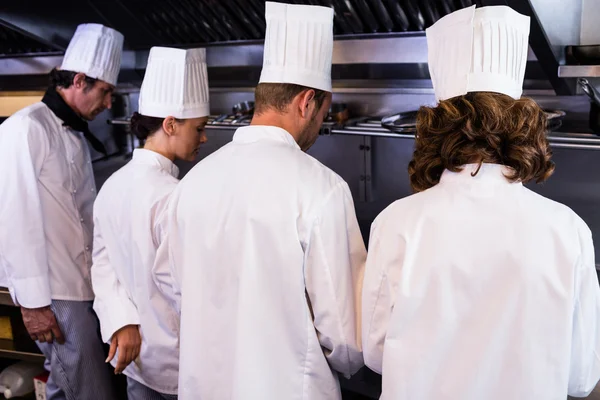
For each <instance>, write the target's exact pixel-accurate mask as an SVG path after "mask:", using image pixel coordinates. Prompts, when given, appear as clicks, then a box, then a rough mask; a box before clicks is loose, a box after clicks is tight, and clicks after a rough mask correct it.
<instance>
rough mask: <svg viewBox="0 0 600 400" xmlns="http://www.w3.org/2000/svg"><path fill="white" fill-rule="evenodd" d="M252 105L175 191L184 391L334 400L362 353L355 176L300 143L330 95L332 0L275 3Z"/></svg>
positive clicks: (171, 248) (173, 230) (238, 399)
mask: <svg viewBox="0 0 600 400" xmlns="http://www.w3.org/2000/svg"><path fill="white" fill-rule="evenodd" d="M266 20H267V34H266V39H265V54H264V65H263V71H262V75H261V78H260V83H259V85H258V87H257V88H256V111H255V116H254V119H253V120H252V123H251V125H250V126H248V127H244V128H240V129H238V130H237V131H236V133H235V136H234V138H233V142H232V143H229V144H228V145H226V146H224V147H223V148H221V149H220V150H219V151H218V152H216V153H214V154H212V155H211V156H209V157H207V158H206V159H204V160H203V161H202V162H201V163H200V164H198V165H197V166H195V167H194V168H193V169H192V170H191V171H190V172H189V173H188V174H187V175H186V176H185V178H184V179H183V180H182V181H181V183H180V184H179V186H178V187H177V189H176V190H175V191H174V192H173V196H172V198H171V203H170V206H169V224H170V225H169V229H168V240H167V242H168V245H167V247H168V253H170V255H171V261H172V266H173V267H174V277H175V282H176V286H177V287H178V288H179V289H180V290H181V361H180V370H179V374H180V379H179V396H180V398H181V399H183V400H192V399H211V400H220V399H231V400H242V399H243V400H246V399H261V400H282V399H286V400H295V399H298V400H300V399H304V400H308V399H310V400H319V399H323V400H324V399H327V400H330V399H339V398H340V397H341V395H340V388H339V383H338V378H337V372H338V371H339V372H340V373H342V374H344V375H346V376H350V375H351V374H353V373H354V372H355V371H357V370H358V369H359V368H360V367H361V366H362V364H363V361H362V354H361V347H360V336H359V323H360V314H359V312H358V305H359V293H360V288H361V283H362V276H363V267H364V262H365V257H366V253H365V248H364V244H363V240H362V237H361V234H360V231H359V228H358V223H357V220H356V215H355V212H354V206H353V203H352V197H351V195H350V191H349V189H348V185H347V184H346V182H344V181H343V180H342V179H341V178H340V177H339V176H337V175H336V174H335V173H333V172H332V171H331V170H329V169H328V168H326V167H325V166H323V165H322V164H320V163H319V162H318V161H316V160H315V159H313V158H312V157H310V156H308V155H307V154H306V153H304V151H303V150H307V149H308V148H309V147H310V146H311V145H312V144H313V143H314V141H315V140H316V138H317V136H318V133H319V129H320V126H321V123H322V121H323V119H324V117H325V116H326V113H327V110H328V108H329V104H330V101H331V75H330V72H331V57H332V47H333V29H332V27H333V10H332V9H331V8H325V7H318V6H303V5H286V4H280V3H272V2H267V3H266Z"/></svg>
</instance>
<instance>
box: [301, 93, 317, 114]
mask: <svg viewBox="0 0 600 400" xmlns="http://www.w3.org/2000/svg"><path fill="white" fill-rule="evenodd" d="M315 94H316V93H315V91H314V90H313V89H307V90H304V91H302V92H300V94H299V96H300V101H299V102H298V107H299V108H300V115H301V116H302V118H311V117H312V115H313V108H314V107H315V102H314V99H315Z"/></svg>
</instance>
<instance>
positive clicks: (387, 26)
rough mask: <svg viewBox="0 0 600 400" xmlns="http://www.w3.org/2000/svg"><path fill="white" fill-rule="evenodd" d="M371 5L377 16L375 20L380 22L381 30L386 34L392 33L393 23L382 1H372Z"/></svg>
mask: <svg viewBox="0 0 600 400" xmlns="http://www.w3.org/2000/svg"><path fill="white" fill-rule="evenodd" d="M372 5H373V8H374V9H375V14H376V15H377V18H378V19H379V21H380V22H381V28H382V30H384V31H386V32H391V31H393V30H394V22H393V21H392V18H391V17H390V13H389V12H388V10H387V8H385V6H384V5H383V2H382V1H374V2H373V3H372Z"/></svg>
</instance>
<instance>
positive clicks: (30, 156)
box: [0, 24, 123, 399]
mask: <svg viewBox="0 0 600 400" xmlns="http://www.w3.org/2000/svg"><path fill="white" fill-rule="evenodd" d="M122 47H123V35H121V34H120V33H119V32H117V31H115V30H113V29H110V28H107V27H105V26H102V25H98V24H85V25H80V26H79V27H78V28H77V31H76V32H75V35H74V36H73V38H72V39H71V42H70V44H69V47H68V48H67V51H66V54H65V57H64V59H63V64H62V66H61V68H60V70H53V71H52V73H51V77H52V85H51V86H50V87H49V88H48V90H47V91H46V94H45V95H44V97H43V99H42V101H41V102H40V103H36V104H33V105H31V106H29V107H26V108H24V109H22V110H20V111H18V112H17V113H15V114H14V115H13V116H11V117H10V118H9V119H7V120H6V121H5V122H4V123H3V124H2V125H1V126H0V187H1V188H2V190H0V226H1V227H2V229H1V230H0V263H1V264H2V267H3V268H4V270H5V272H6V275H7V278H8V285H9V289H10V293H11V295H12V297H13V300H14V302H15V303H16V304H18V305H20V306H21V310H22V314H23V321H24V322H25V326H26V328H27V330H28V332H29V334H30V335H31V337H32V338H33V339H34V340H36V341H37V342H38V346H39V347H40V349H41V350H42V352H43V353H44V355H45V356H46V366H47V368H48V369H49V371H50V378H49V380H48V384H47V394H48V399H65V398H66V399H112V398H114V397H113V390H112V388H111V383H110V372H109V371H108V369H107V368H106V366H105V363H104V350H103V345H102V340H101V339H100V336H99V327H98V320H97V318H96V314H94V311H93V310H92V300H93V299H94V292H93V291H92V285H91V281H90V267H91V264H92V206H93V202H94V199H95V197H96V187H95V184H94V175H93V171H92V165H91V159H90V152H89V149H88V144H87V141H90V143H91V144H92V146H94V148H95V149H96V150H98V151H104V148H103V146H102V143H101V142H100V141H99V140H98V139H96V138H95V137H94V136H93V135H92V134H91V133H90V131H89V129H88V126H87V122H86V121H89V120H93V119H94V118H95V117H96V116H97V115H98V114H99V113H100V112H102V111H103V110H104V109H106V108H110V106H111V94H112V91H113V89H114V87H115V84H116V82H117V75H118V73H119V69H120V64H121V52H122Z"/></svg>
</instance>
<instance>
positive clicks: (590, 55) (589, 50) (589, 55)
mask: <svg viewBox="0 0 600 400" xmlns="http://www.w3.org/2000/svg"><path fill="white" fill-rule="evenodd" d="M565 61H566V62H567V65H600V45H599V44H597V45H587V46H567V47H566V48H565Z"/></svg>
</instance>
